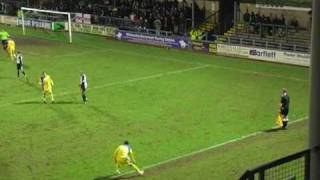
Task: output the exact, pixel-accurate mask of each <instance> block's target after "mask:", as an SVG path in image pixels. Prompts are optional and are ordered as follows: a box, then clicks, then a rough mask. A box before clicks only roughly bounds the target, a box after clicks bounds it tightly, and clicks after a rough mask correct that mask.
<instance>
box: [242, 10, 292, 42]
mask: <svg viewBox="0 0 320 180" xmlns="http://www.w3.org/2000/svg"><path fill="white" fill-rule="evenodd" d="M243 21H244V22H245V23H246V24H247V25H249V31H250V32H251V33H257V34H258V33H260V34H261V35H262V36H264V34H263V32H264V31H267V33H268V35H270V36H271V35H278V36H279V37H283V36H285V33H284V29H285V26H287V25H289V26H293V27H295V29H297V28H298V21H297V20H292V21H291V22H290V23H288V22H287V20H286V18H285V16H284V15H283V14H282V15H281V16H280V17H278V16H277V15H275V16H273V15H272V14H270V16H265V15H264V14H263V15H261V14H260V13H259V12H257V13H254V12H251V13H249V11H248V10H247V11H246V12H245V13H244V14H243Z"/></svg>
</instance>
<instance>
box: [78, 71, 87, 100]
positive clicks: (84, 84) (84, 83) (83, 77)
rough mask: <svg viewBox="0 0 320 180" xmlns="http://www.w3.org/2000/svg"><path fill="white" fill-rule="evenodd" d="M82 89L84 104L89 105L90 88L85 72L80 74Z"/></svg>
mask: <svg viewBox="0 0 320 180" xmlns="http://www.w3.org/2000/svg"><path fill="white" fill-rule="evenodd" d="M79 86H80V89H81V96H82V100H83V102H84V103H87V100H88V99H87V96H86V91H87V88H88V82H87V76H86V74H84V73H83V72H81V74H80V85H79Z"/></svg>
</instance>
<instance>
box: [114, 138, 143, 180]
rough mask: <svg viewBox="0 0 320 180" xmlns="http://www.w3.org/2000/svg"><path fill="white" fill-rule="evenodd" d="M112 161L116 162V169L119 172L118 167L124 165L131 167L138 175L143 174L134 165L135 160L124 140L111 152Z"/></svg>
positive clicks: (127, 143)
mask: <svg viewBox="0 0 320 180" xmlns="http://www.w3.org/2000/svg"><path fill="white" fill-rule="evenodd" d="M113 159H114V162H115V163H116V171H117V173H118V174H120V170H119V168H120V167H121V166H124V165H129V166H131V167H133V168H134V169H135V170H136V171H137V172H138V173H139V174H140V175H143V173H144V172H143V171H142V170H140V169H139V167H138V166H137V165H136V160H135V158H134V156H133V151H132V148H131V146H130V145H129V142H128V141H125V142H124V143H123V144H122V145H120V146H118V147H117V149H116V150H115V151H114V154H113Z"/></svg>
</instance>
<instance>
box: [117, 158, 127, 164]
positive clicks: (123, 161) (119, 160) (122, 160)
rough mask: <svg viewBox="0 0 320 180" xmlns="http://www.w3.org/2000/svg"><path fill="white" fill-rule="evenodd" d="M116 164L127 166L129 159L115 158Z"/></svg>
mask: <svg viewBox="0 0 320 180" xmlns="http://www.w3.org/2000/svg"><path fill="white" fill-rule="evenodd" d="M116 163H117V164H118V165H120V166H123V165H128V164H129V163H130V159H129V158H117V162H116Z"/></svg>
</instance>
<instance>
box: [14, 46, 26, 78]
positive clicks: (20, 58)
mask: <svg viewBox="0 0 320 180" xmlns="http://www.w3.org/2000/svg"><path fill="white" fill-rule="evenodd" d="M16 63H17V75H18V78H19V77H20V72H21V73H22V74H23V75H24V77H26V73H25V72H24V69H23V56H22V54H21V52H19V51H18V53H17V56H16Z"/></svg>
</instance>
